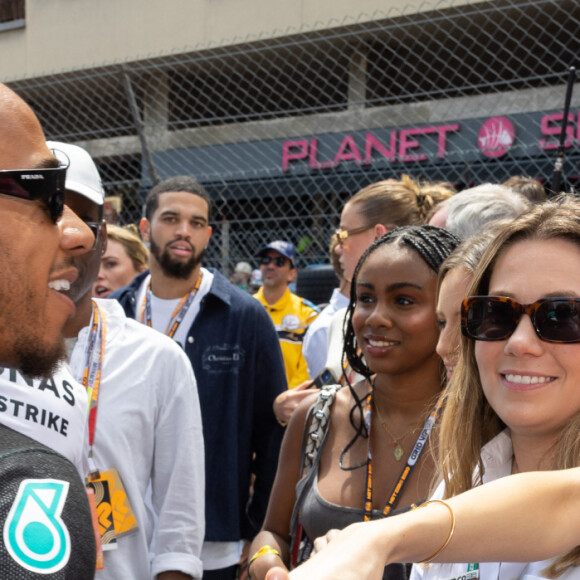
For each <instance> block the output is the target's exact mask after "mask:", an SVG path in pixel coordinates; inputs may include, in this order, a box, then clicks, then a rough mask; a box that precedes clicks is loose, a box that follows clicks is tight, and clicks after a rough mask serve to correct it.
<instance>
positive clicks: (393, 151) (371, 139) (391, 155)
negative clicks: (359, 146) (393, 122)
mask: <svg viewBox="0 0 580 580" xmlns="http://www.w3.org/2000/svg"><path fill="white" fill-rule="evenodd" d="M373 151H378V152H379V153H380V154H381V155H382V156H383V157H384V158H385V159H388V160H389V161H394V160H395V157H396V155H397V132H396V131H391V148H390V149H387V148H386V147H385V146H384V145H383V144H382V143H381V142H380V141H379V140H378V139H377V138H376V137H375V136H374V135H373V134H372V133H367V134H366V135H365V160H364V164H365V165H370V164H371V163H372V160H373Z"/></svg>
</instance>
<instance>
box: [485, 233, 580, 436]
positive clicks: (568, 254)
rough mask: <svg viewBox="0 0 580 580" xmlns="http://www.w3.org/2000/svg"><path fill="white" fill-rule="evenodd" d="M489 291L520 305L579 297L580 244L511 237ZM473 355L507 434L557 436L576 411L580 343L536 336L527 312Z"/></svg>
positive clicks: (579, 390)
mask: <svg viewBox="0 0 580 580" xmlns="http://www.w3.org/2000/svg"><path fill="white" fill-rule="evenodd" d="M488 294H489V295H497V296H508V297H510V298H513V299H514V300H516V301H518V302H520V303H521V304H529V303H532V302H535V301H536V300H539V299H540V298H546V297H550V296H568V297H580V247H579V246H578V245H577V244H575V243H572V242H569V241H566V240H563V239H551V240H545V241H538V240H526V241H521V242H516V243H515V244H514V245H512V246H511V247H510V248H509V249H507V250H506V251H505V252H504V253H503V254H501V255H500V256H499V258H498V260H497V262H496V264H495V267H494V269H493V272H492V275H491V278H490V282H489V292H488ZM475 358H476V361H477V366H478V368H479V374H480V377H481V383H482V387H483V391H484V393H485V396H486V398H487V400H488V401H489V404H490V405H491V406H492V407H493V409H494V410H495V412H496V413H497V414H498V416H499V417H500V418H501V419H502V421H503V422H504V423H505V424H506V425H507V426H508V427H510V429H511V430H512V433H521V434H525V435H547V436H550V437H553V436H557V435H558V433H559V432H560V431H561V430H562V428H563V427H564V426H565V425H566V423H567V422H568V421H569V420H570V419H571V417H572V416H573V415H575V414H576V413H578V412H579V411H580V344H555V343H550V342H546V341H543V340H540V338H539V337H538V336H537V334H536V332H535V330H534V328H533V325H532V322H531V320H530V318H529V316H527V315H523V316H522V318H521V320H520V321H519V324H518V326H517V327H516V329H515V331H514V332H513V334H512V335H511V336H510V337H509V338H507V339H506V340H502V341H494V342H482V341H477V342H476V343H475Z"/></svg>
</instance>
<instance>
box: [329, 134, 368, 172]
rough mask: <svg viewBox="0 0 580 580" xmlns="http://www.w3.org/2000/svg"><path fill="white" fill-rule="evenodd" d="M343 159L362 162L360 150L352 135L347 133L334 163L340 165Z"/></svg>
mask: <svg viewBox="0 0 580 580" xmlns="http://www.w3.org/2000/svg"><path fill="white" fill-rule="evenodd" d="M341 161H356V162H357V163H358V164H360V163H362V157H361V154H360V151H359V150H358V147H357V146H356V143H355V142H354V137H353V136H352V135H347V136H346V137H345V138H344V139H343V140H342V143H341V144H340V147H339V148H338V152H337V153H336V155H335V157H334V165H338V164H339V163H340V162H341Z"/></svg>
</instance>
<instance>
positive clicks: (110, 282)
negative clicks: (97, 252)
mask: <svg viewBox="0 0 580 580" xmlns="http://www.w3.org/2000/svg"><path fill="white" fill-rule="evenodd" d="M148 262H149V250H148V249H147V246H146V245H145V244H144V243H143V242H142V241H141V238H140V237H139V235H138V234H137V233H136V232H135V231H133V230H132V229H131V228H129V227H120V226H116V225H113V224H107V249H106V250H105V253H104V254H103V256H102V258H101V267H100V269H99V275H98V276H97V279H96V280H95V283H94V284H93V296H94V297H95V298H107V297H108V296H109V295H110V294H111V293H112V292H114V291H115V290H118V289H119V288H123V286H126V285H127V284H129V283H130V282H131V280H133V278H134V277H135V276H137V274H139V273H140V272H143V271H144V270H146V269H147V267H148Z"/></svg>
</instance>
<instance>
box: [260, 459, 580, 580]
mask: <svg viewBox="0 0 580 580" xmlns="http://www.w3.org/2000/svg"><path fill="white" fill-rule="evenodd" d="M579 488H580V468H575V469H569V470H563V471H552V472H532V473H523V474H519V475H514V476H511V477H506V478H503V479H500V480H497V481H494V482H492V483H489V484H486V485H483V486H480V487H477V488H475V489H473V490H470V491H468V492H466V493H464V494H461V495H459V496H457V497H454V498H452V499H449V500H447V503H448V504H449V506H450V507H451V508H452V510H453V513H454V514H455V520H456V523H455V533H454V535H453V537H452V538H451V541H450V542H449V544H448V545H447V547H446V548H445V549H444V550H443V551H442V552H441V553H440V554H439V555H438V556H437V557H436V558H435V559H434V561H436V562H468V561H469V562H482V561H483V562H485V561H512V562H517V561H521V562H531V561H537V560H544V559H547V558H550V557H553V556H556V555H558V554H561V553H563V552H566V551H568V550H570V549H571V548H573V547H574V546H576V545H578V544H580V518H579V517H578V514H579V513H580V494H579V493H578V489H579ZM498 521H501V522H502V525H501V526H498V525H497V522H498ZM450 529H451V516H450V513H449V511H448V510H447V508H446V507H445V506H443V505H441V504H437V503H434V504H431V505H429V506H427V507H425V508H422V509H418V510H415V511H412V512H407V513H405V514H402V515H400V516H394V517H390V518H386V519H383V520H378V521H373V522H368V523H360V524H354V525H351V526H349V527H348V528H345V529H344V530H343V531H342V532H339V533H338V534H337V535H336V537H335V538H334V539H332V540H331V541H330V542H329V543H328V545H327V546H325V547H324V548H323V549H322V551H321V552H320V553H318V554H316V555H315V556H314V557H313V558H311V559H310V560H308V561H307V562H305V563H304V564H303V565H302V566H300V567H298V568H297V569H296V570H294V571H293V572H292V573H291V574H290V575H289V576H288V575H287V574H286V573H285V572H283V571H282V570H278V569H273V570H270V572H269V574H268V576H267V577H266V580H287V579H288V578H290V579H291V580H306V579H312V578H316V579H317V580H326V579H328V580H330V579H334V578H338V577H340V578H341V579H342V580H351V579H352V580H355V579H356V580H362V579H368V580H375V579H377V580H378V579H380V578H381V577H382V573H383V567H384V566H385V565H386V564H388V563H391V562H419V561H421V560H424V559H425V558H429V557H430V556H431V555H432V554H434V553H436V552H437V550H439V548H440V547H441V546H442V545H443V544H444V543H445V541H446V539H447V537H448V535H449V531H450ZM319 545H320V543H319Z"/></svg>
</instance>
